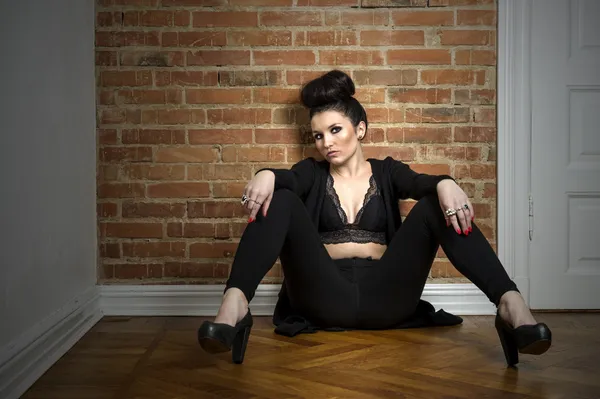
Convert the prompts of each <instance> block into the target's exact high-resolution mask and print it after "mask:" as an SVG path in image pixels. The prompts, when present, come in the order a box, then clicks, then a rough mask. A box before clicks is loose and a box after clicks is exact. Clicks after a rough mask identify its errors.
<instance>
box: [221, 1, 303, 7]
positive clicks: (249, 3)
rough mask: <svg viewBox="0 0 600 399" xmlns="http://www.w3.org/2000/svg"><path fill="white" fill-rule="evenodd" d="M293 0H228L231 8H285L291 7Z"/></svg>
mask: <svg viewBox="0 0 600 399" xmlns="http://www.w3.org/2000/svg"><path fill="white" fill-rule="evenodd" d="M293 2H294V0H229V4H230V5H232V6H245V7H250V6H266V7H269V6H271V7H285V6H291V5H293Z"/></svg>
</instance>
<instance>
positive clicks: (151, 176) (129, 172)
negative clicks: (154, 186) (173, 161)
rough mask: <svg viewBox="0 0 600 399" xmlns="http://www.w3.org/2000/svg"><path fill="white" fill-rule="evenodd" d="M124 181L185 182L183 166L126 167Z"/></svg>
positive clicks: (124, 168) (124, 167)
mask: <svg viewBox="0 0 600 399" xmlns="http://www.w3.org/2000/svg"><path fill="white" fill-rule="evenodd" d="M123 179H129V180H184V179H185V166H183V165H125V166H123Z"/></svg>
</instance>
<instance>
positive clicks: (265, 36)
mask: <svg viewBox="0 0 600 399" xmlns="http://www.w3.org/2000/svg"><path fill="white" fill-rule="evenodd" d="M227 43H228V45H230V46H291V45H292V32H290V31H289V30H282V31H264V30H257V31H233V32H227Z"/></svg>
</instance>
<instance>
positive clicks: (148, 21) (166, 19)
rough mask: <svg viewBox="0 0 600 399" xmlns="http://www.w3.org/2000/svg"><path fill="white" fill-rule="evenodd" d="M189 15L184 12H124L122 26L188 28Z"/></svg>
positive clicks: (187, 12)
mask: <svg viewBox="0 0 600 399" xmlns="http://www.w3.org/2000/svg"><path fill="white" fill-rule="evenodd" d="M189 24H190V13H189V11H185V10H177V11H169V10H146V11H125V13H124V15H123V25H124V26H147V27H175V26H189Z"/></svg>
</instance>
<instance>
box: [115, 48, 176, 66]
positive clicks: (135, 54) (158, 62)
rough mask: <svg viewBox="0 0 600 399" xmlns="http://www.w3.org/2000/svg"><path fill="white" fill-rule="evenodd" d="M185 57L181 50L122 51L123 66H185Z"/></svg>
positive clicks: (121, 60)
mask: <svg viewBox="0 0 600 399" xmlns="http://www.w3.org/2000/svg"><path fill="white" fill-rule="evenodd" d="M184 60H185V57H184V54H183V53H182V52H180V51H121V53H120V62H121V66H139V67H174V66H184V65H185V64H184V62H185V61H184Z"/></svg>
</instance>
